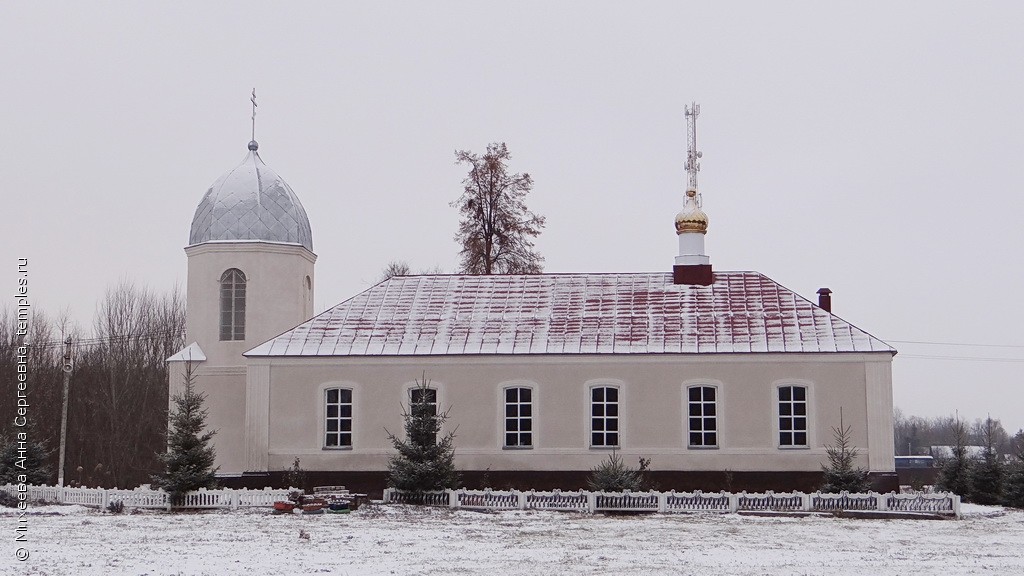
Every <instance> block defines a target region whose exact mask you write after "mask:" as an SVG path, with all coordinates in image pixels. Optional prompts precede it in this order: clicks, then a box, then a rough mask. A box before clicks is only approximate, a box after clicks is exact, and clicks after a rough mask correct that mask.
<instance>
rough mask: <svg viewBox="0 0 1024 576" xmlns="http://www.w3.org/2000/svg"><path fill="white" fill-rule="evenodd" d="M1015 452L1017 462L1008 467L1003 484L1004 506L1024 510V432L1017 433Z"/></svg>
mask: <svg viewBox="0 0 1024 576" xmlns="http://www.w3.org/2000/svg"><path fill="white" fill-rule="evenodd" d="M1013 451H1014V456H1016V462H1014V463H1013V464H1011V465H1010V466H1008V469H1007V470H1006V478H1005V481H1004V482H1003V504H1004V505H1005V506H1012V507H1014V508H1024V430H1021V431H1019V432H1017V435H1016V436H1014V438H1013Z"/></svg>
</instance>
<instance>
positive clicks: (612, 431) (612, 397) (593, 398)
mask: <svg viewBox="0 0 1024 576" xmlns="http://www.w3.org/2000/svg"><path fill="white" fill-rule="evenodd" d="M590 445H591V447H594V448H614V447H617V446H618V445H619V389H618V388H615V387H612V386H595V387H594V388H591V389H590Z"/></svg>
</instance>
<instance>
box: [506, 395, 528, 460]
mask: <svg viewBox="0 0 1024 576" xmlns="http://www.w3.org/2000/svg"><path fill="white" fill-rule="evenodd" d="M532 399H533V391H532V390H530V389H529V388H506V389H505V446H506V447H508V448H528V447H530V446H533V401H532Z"/></svg>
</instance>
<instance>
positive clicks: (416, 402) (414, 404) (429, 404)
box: [409, 388, 437, 444]
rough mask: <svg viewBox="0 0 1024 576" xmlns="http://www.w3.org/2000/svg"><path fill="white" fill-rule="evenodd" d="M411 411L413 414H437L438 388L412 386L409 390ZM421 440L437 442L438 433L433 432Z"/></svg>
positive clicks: (430, 442)
mask: <svg viewBox="0 0 1024 576" xmlns="http://www.w3.org/2000/svg"><path fill="white" fill-rule="evenodd" d="M409 413H410V414H412V415H413V416H419V415H429V416H436V415H437V390H435V389H433V388H412V389H410V390H409ZM420 441H423V442H426V443H428V444H436V443H437V434H433V433H431V434H430V435H429V437H427V438H421V439H420Z"/></svg>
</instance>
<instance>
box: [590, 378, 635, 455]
mask: <svg viewBox="0 0 1024 576" xmlns="http://www.w3.org/2000/svg"><path fill="white" fill-rule="evenodd" d="M597 388H612V389H614V390H615V391H616V394H615V401H614V404H615V415H614V416H608V414H607V412H608V406H609V405H610V404H611V403H610V402H609V401H608V399H607V395H606V396H605V399H604V401H603V402H602V403H601V406H602V412H604V414H603V415H602V416H594V407H595V406H596V404H595V401H594V390H596V389H597ZM624 388H625V386H624V383H623V382H622V381H619V380H593V381H590V382H587V386H586V391H587V396H586V410H585V411H584V414H585V415H586V419H587V420H586V421H587V424H586V431H587V446H588V447H589V448H591V449H593V450H618V449H621V448H622V447H623V444H622V432H623V430H624V420H625V419H624V418H623V413H622V406H623V404H624V403H625V402H624V400H625V394H624ZM594 418H602V419H603V420H604V424H603V426H604V428H605V429H604V430H597V431H595V430H594ZM609 418H615V430H614V431H611V432H610V431H608V430H607V425H608V419H609ZM595 433H596V434H603V435H604V438H605V440H607V435H608V434H611V433H614V434H615V440H616V442H615V444H598V445H595V444H594V434H595Z"/></svg>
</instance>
